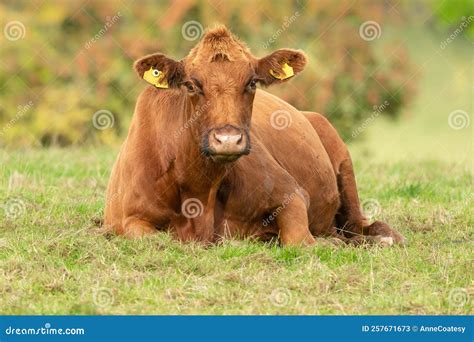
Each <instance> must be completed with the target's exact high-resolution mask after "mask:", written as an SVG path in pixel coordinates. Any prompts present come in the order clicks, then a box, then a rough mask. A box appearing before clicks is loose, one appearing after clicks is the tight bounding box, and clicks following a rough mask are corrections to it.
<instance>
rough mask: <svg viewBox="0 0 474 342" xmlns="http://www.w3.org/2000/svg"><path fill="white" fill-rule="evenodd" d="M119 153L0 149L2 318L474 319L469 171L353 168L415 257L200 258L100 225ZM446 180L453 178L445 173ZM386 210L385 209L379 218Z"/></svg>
mask: <svg viewBox="0 0 474 342" xmlns="http://www.w3.org/2000/svg"><path fill="white" fill-rule="evenodd" d="M115 153H116V151H115V150H110V149H105V148H102V149H90V150H79V149H77V150H75V149H66V150H59V149H58V150H42V151H39V150H32V151H16V152H11V153H8V152H5V151H3V152H1V155H0V163H1V165H2V169H1V174H0V183H1V184H2V186H1V192H0V198H1V199H2V203H3V208H4V210H3V211H0V213H1V215H2V216H1V221H0V222H1V223H0V272H1V275H0V308H1V309H0V313H1V314H126V313H127V314H197V313H199V314H401V313H403V314H441V313H445V314H466V313H472V312H473V305H472V301H471V300H470V296H472V294H473V293H472V292H473V290H474V284H473V282H472V274H473V273H474V272H473V271H474V270H473V260H472V247H473V245H472V241H473V231H472V227H473V225H474V221H473V220H474V219H473V216H474V215H473V198H472V188H471V186H472V174H471V173H470V171H469V170H468V169H467V168H464V169H463V168H462V167H461V168H460V167H456V168H453V167H452V165H450V164H448V163H436V162H424V163H421V162H420V163H418V164H417V166H416V167H414V166H413V165H412V164H411V163H410V162H405V163H403V162H400V163H392V164H389V163H382V164H376V163H367V162H364V163H359V162H357V163H356V170H357V171H358V175H359V176H358V182H359V187H360V193H361V197H362V198H363V199H365V200H367V199H370V200H372V202H376V203H379V204H380V208H381V210H380V212H379V213H378V215H377V218H380V219H384V220H386V221H388V222H390V223H391V224H393V226H394V227H396V228H397V229H399V230H400V231H401V232H402V233H403V234H404V235H405V236H406V237H407V238H408V241H409V244H408V245H407V246H406V247H394V248H385V249H384V248H380V247H372V248H368V249H366V248H361V247H358V248H357V247H347V246H343V247H335V246H326V245H321V246H316V247H314V248H306V249H299V248H280V247H278V246H275V245H264V244H259V243H255V242H249V241H244V242H242V241H228V242H226V243H224V244H223V245H221V246H214V247H211V248H209V249H204V248H202V247H200V246H197V245H193V244H190V245H181V244H179V243H177V242H174V241H172V240H171V239H170V237H169V236H167V235H166V234H157V235H156V236H154V237H151V238H146V239H142V240H135V241H129V240H124V239H122V238H117V237H104V236H102V235H100V234H98V233H97V228H96V227H95V226H94V225H93V224H92V223H91V218H93V217H96V216H99V215H100V214H101V212H102V210H103V195H104V190H105V186H106V182H107V177H108V173H109V169H110V165H111V163H112V162H113V159H114V156H115ZM446 175H449V177H447V176H446ZM374 212H376V211H374Z"/></svg>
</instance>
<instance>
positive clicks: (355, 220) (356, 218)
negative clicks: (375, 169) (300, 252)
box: [303, 112, 405, 243]
mask: <svg viewBox="0 0 474 342" xmlns="http://www.w3.org/2000/svg"><path fill="white" fill-rule="evenodd" d="M303 114H304V115H305V116H306V118H307V119H308V120H309V122H310V123H311V125H312V126H313V128H314V129H315V130H316V132H317V133H318V135H319V138H320V139H321V142H322V143H323V146H324V148H325V149H326V151H327V153H328V155H329V159H330V160H331V164H332V166H333V169H334V172H335V174H336V177H337V185H338V190H339V196H340V200H341V206H340V208H339V211H338V213H337V215H336V224H337V225H338V227H339V228H340V229H342V231H343V232H344V234H345V235H346V236H347V237H354V238H356V239H357V238H360V237H362V236H364V235H369V236H382V237H387V238H392V240H393V242H394V243H404V241H405V239H404V237H403V236H402V235H401V234H399V233H398V232H397V231H395V230H394V229H392V228H390V226H389V225H388V224H386V223H384V222H381V221H375V222H374V223H372V224H369V222H368V221H367V219H366V218H365V216H364V214H363V213H362V210H361V207H360V201H359V195H358V194H357V186H356V181H355V175H354V168H353V166H352V160H351V156H350V154H349V150H348V149H347V146H346V144H345V143H344V141H343V140H342V139H341V137H340V136H339V134H338V133H337V131H336V129H335V128H334V127H333V126H332V125H331V123H330V122H329V121H328V120H327V119H326V118H325V117H324V116H322V115H321V114H318V113H313V112H303Z"/></svg>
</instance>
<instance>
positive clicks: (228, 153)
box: [208, 125, 249, 161]
mask: <svg viewBox="0 0 474 342" xmlns="http://www.w3.org/2000/svg"><path fill="white" fill-rule="evenodd" d="M208 144H209V151H208V152H209V154H210V155H211V156H213V157H214V159H216V157H222V158H221V159H226V161H227V160H228V161H231V160H232V159H233V160H235V159H237V158H238V157H239V156H241V155H242V154H247V153H248V152H249V151H248V150H249V146H248V141H247V135H246V134H245V133H244V132H243V131H242V130H240V129H238V128H236V127H234V126H230V125H227V126H225V127H221V128H215V129H213V130H211V131H210V132H209V136H208Z"/></svg>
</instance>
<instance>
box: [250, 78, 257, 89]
mask: <svg viewBox="0 0 474 342" xmlns="http://www.w3.org/2000/svg"><path fill="white" fill-rule="evenodd" d="M257 83H258V80H257V79H253V80H251V81H250V82H249V83H248V84H247V90H249V91H254V90H255V89H257Z"/></svg>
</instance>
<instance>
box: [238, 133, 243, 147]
mask: <svg viewBox="0 0 474 342" xmlns="http://www.w3.org/2000/svg"><path fill="white" fill-rule="evenodd" d="M242 137H243V135H242V133H240V134H239V139H238V140H237V145H240V144H242Z"/></svg>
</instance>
